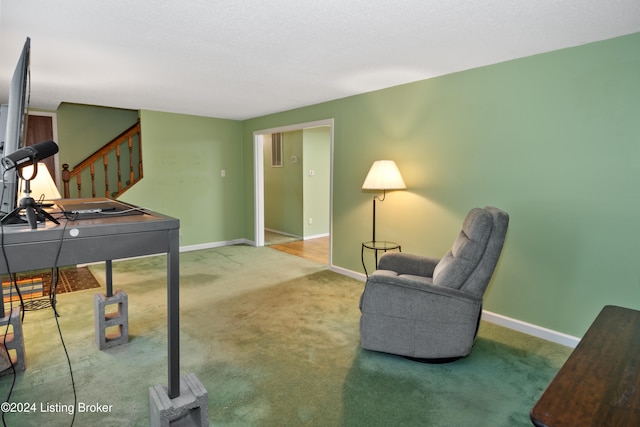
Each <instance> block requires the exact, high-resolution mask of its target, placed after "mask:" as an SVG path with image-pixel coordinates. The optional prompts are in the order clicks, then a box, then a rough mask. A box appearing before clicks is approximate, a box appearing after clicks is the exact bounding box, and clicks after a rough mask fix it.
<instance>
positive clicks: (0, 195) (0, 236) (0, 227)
mask: <svg viewBox="0 0 640 427" xmlns="http://www.w3.org/2000/svg"><path fill="white" fill-rule="evenodd" d="M6 174H7V170H6V169H5V171H4V173H3V176H2V183H3V184H2V192H0V200H4V190H5V185H4V182H5V181H6ZM0 248H1V249H2V256H3V258H4V262H5V265H6V266H7V274H8V276H9V281H10V283H9V286H10V287H9V290H11V286H13V285H15V286H16V289H17V288H18V286H17V283H15V282H14V277H15V276H14V275H13V274H11V268H10V267H9V258H8V257H7V252H6V251H5V247H4V224H3V223H2V222H0ZM1 282H2V280H0V286H2V283H1ZM2 295H3V298H2V306H3V307H2V308H3V309H4V292H3V293H2ZM12 311H13V298H9V313H8V314H7V312H6V310H5V316H6V317H7V326H6V328H5V330H4V336H3V338H2V346H3V349H2V350H3V351H4V352H5V353H6V354H7V358H8V359H9V364H10V366H11V371H12V374H13V375H12V376H13V379H12V381H11V387H9V391H8V392H7V397H6V398H5V400H4V401H5V402H8V401H9V399H10V398H11V394H12V393H13V388H14V387H15V385H16V377H17V373H16V367H15V366H14V365H13V360H11V355H10V354H9V350H7V334H8V333H9V328H10V326H11V312H12ZM14 338H15V331H14ZM5 414H6V412H4V411H2V425H3V426H4V427H6V426H7V422H6V420H5V418H4V417H5Z"/></svg>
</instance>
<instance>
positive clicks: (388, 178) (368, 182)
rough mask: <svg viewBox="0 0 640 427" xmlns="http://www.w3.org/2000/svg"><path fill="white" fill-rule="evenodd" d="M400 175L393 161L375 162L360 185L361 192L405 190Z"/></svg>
mask: <svg viewBox="0 0 640 427" xmlns="http://www.w3.org/2000/svg"><path fill="white" fill-rule="evenodd" d="M406 188H407V186H406V185H404V181H403V179H402V175H400V171H399V170H398V166H396V162H394V161H393V160H376V161H375V162H373V165H372V166H371V169H369V173H368V174H367V177H366V178H365V180H364V184H362V189H363V190H405V189H406Z"/></svg>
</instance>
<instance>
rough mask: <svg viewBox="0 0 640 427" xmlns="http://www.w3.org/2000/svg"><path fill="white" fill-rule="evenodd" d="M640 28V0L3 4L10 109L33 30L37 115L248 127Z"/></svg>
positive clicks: (3, 95) (1, 92)
mask: <svg viewBox="0 0 640 427" xmlns="http://www.w3.org/2000/svg"><path fill="white" fill-rule="evenodd" d="M636 32H640V1H639V0H473V1H472V0H348V1H347V0H268V1H267V0H172V1H169V0H165V1H162V0H160V1H159V0H135V1H131V0H109V1H105V0H56V1H50V0H39V1H38V0H0V58H1V60H0V61H1V62H0V101H1V102H6V100H7V98H8V90H9V81H10V79H11V76H12V74H13V69H14V67H15V64H16V62H17V59H18V56H19V53H20V50H21V49H22V45H23V44H24V41H25V39H26V37H27V36H29V37H31V107H37V108H46V109H56V108H57V106H58V105H59V103H61V102H72V103H81V104H93V105H103V106H110V107H119V108H131V109H151V110H159V111H168V112H176V113H185V114H195V115H203V116H211V117H219V118H230V119H245V118H251V117H256V116H261V115H264V114H268V113H273V112H278V111H284V110H288V109H291V108H296V107H301V106H305V105H310V104H316V103H319V102H323V101H328V100H332V99H337V98H343V97H346V96H350V95H355V94H359V93H363V92H369V91H372V90H376V89H381V88H385V87H390V86H395V85H399V84H402V83H407V82H411V81H416V80H422V79H426V78H430V77H435V76H439V75H443V74H448V73H452V72H456V71H460V70H466V69H470V68H475V67H480V66H484V65H488V64H494V63H497V62H502V61H506V60H510V59H514V58H519V57H525V56H530V55H533V54H537V53H542V52H547V51H552V50H556V49H561V48H565V47H570V46H577V45H581V44H586V43H590V42H594V41H598V40H604V39H608V38H612V37H617V36H621V35H625V34H631V33H636ZM639 49H640V46H639Z"/></svg>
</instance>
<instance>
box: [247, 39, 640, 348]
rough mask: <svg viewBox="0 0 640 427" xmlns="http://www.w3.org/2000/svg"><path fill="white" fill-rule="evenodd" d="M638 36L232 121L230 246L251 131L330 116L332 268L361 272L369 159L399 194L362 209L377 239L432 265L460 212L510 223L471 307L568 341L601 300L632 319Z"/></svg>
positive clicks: (636, 285)
mask: <svg viewBox="0 0 640 427" xmlns="http://www.w3.org/2000/svg"><path fill="white" fill-rule="evenodd" d="M638 76H640V34H634V35H631V36H626V37H620V38H616V39H611V40H607V41H603V42H599V43H594V44H590V45H585V46H580V47H575V48H570V49H564V50H560V51H555V52H551V53H546V54H542V55H537V56H533V57H528V58H523V59H518V60H514V61H509V62H505V63H501V64H496V65H492V66H487V67H483V68H478V69H474V70H469V71H465V72H460V73H456V74H451V75H447V76H444V77H439V78H434V79H429V80H425V81H420V82H416V83H412V84H407V85H403V86H399V87H395V88H391V89H387V90H381V91H376V92H372V93H368V94H364V95H359V96H354V97H350V98H345V99H340V100H336V101H331V102H327V103H322V104H318V105H312V106H309V107H305V108H301V109H296V110H292V111H287V112H283V113H279V114H273V115H269V116H265V117H259V118H255V119H252V120H247V121H245V122H244V123H243V132H244V136H243V140H244V142H243V162H244V166H245V167H244V170H245V179H244V194H245V209H244V212H245V223H244V228H245V237H247V238H252V237H253V176H252V173H253V169H252V167H251V165H252V161H253V160H252V159H253V153H252V151H253V132H254V131H257V130H261V129H269V128H274V127H278V126H287V125H292V124H296V123H304V122H311V121H315V120H321V119H329V118H334V119H335V128H334V171H333V179H334V186H333V221H334V222H333V248H332V249H333V263H334V265H336V266H338V267H342V268H345V269H349V270H354V271H362V267H361V265H360V242H361V241H363V240H367V239H368V238H369V236H370V227H371V211H370V210H371V195H370V194H368V193H364V192H362V190H361V186H362V182H363V180H364V177H365V175H366V173H367V171H368V169H369V167H370V165H371V163H372V162H373V161H374V160H376V159H383V158H390V159H393V160H395V161H396V162H397V164H398V166H399V168H400V170H401V172H402V174H403V176H404V179H405V182H406V184H407V187H408V189H407V191H398V192H392V193H389V194H388V195H387V199H386V200H385V201H384V202H383V203H380V204H379V205H378V206H379V208H378V223H377V232H378V236H379V238H380V239H388V240H394V241H398V242H400V243H401V244H402V245H403V250H404V251H406V252H416V253H421V254H429V255H442V254H443V253H444V252H445V251H446V250H447V249H448V247H449V246H450V245H451V243H452V242H453V240H454V239H455V237H456V235H457V232H458V230H459V227H460V224H461V222H462V220H463V218H464V216H465V214H466V212H467V211H468V210H469V209H470V208H472V207H474V206H484V205H495V206H498V207H500V208H502V209H505V210H506V211H508V212H509V213H510V215H511V224H510V229H509V232H508V237H507V241H506V244H505V247H504V252H503V256H502V258H501V262H500V264H499V265H498V269H497V271H496V274H495V276H494V280H493V282H492V285H491V286H490V288H489V290H488V292H487V295H486V299H485V309H487V310H490V311H493V312H496V313H499V314H502V315H505V316H509V317H512V318H515V319H519V320H522V321H525V322H530V323H533V324H537V325H540V326H543V327H547V328H550V329H554V330H557V331H561V332H565V333H568V334H572V335H578V336H581V335H582V334H583V333H584V331H585V330H586V328H587V327H588V325H589V324H590V323H591V322H592V321H593V319H594V317H595V316H596V315H597V313H598V312H599V311H600V309H601V308H602V306H603V305H605V304H619V305H624V306H628V307H632V308H640V271H639V268H638V265H639V264H638V262H637V258H638V256H640V239H639V238H638V237H639V235H640V221H638V220H637V218H636V217H637V215H638V212H639V211H640V195H639V193H638V190H637V185H638V182H640V179H639V178H640V176H639V175H640V144H639V142H640V141H639V137H638V135H639V130H640V120H638V116H639V113H640V84H639V82H640V80H639V77H638Z"/></svg>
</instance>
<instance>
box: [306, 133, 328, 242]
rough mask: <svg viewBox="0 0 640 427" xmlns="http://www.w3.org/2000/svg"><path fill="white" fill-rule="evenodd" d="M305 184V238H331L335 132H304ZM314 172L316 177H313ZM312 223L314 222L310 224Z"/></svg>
mask: <svg viewBox="0 0 640 427" xmlns="http://www.w3.org/2000/svg"><path fill="white" fill-rule="evenodd" d="M302 134H303V143H304V156H303V159H302V161H303V165H302V180H303V186H304V202H303V210H304V212H303V214H302V216H303V218H304V237H305V238H308V237H317V236H322V235H326V234H329V230H330V225H329V219H330V217H331V213H330V210H331V185H330V184H331V128H330V127H328V126H321V127H313V128H308V129H304V130H303V131H302ZM310 171H313V174H311V173H310ZM309 219H312V222H311V224H309Z"/></svg>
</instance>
